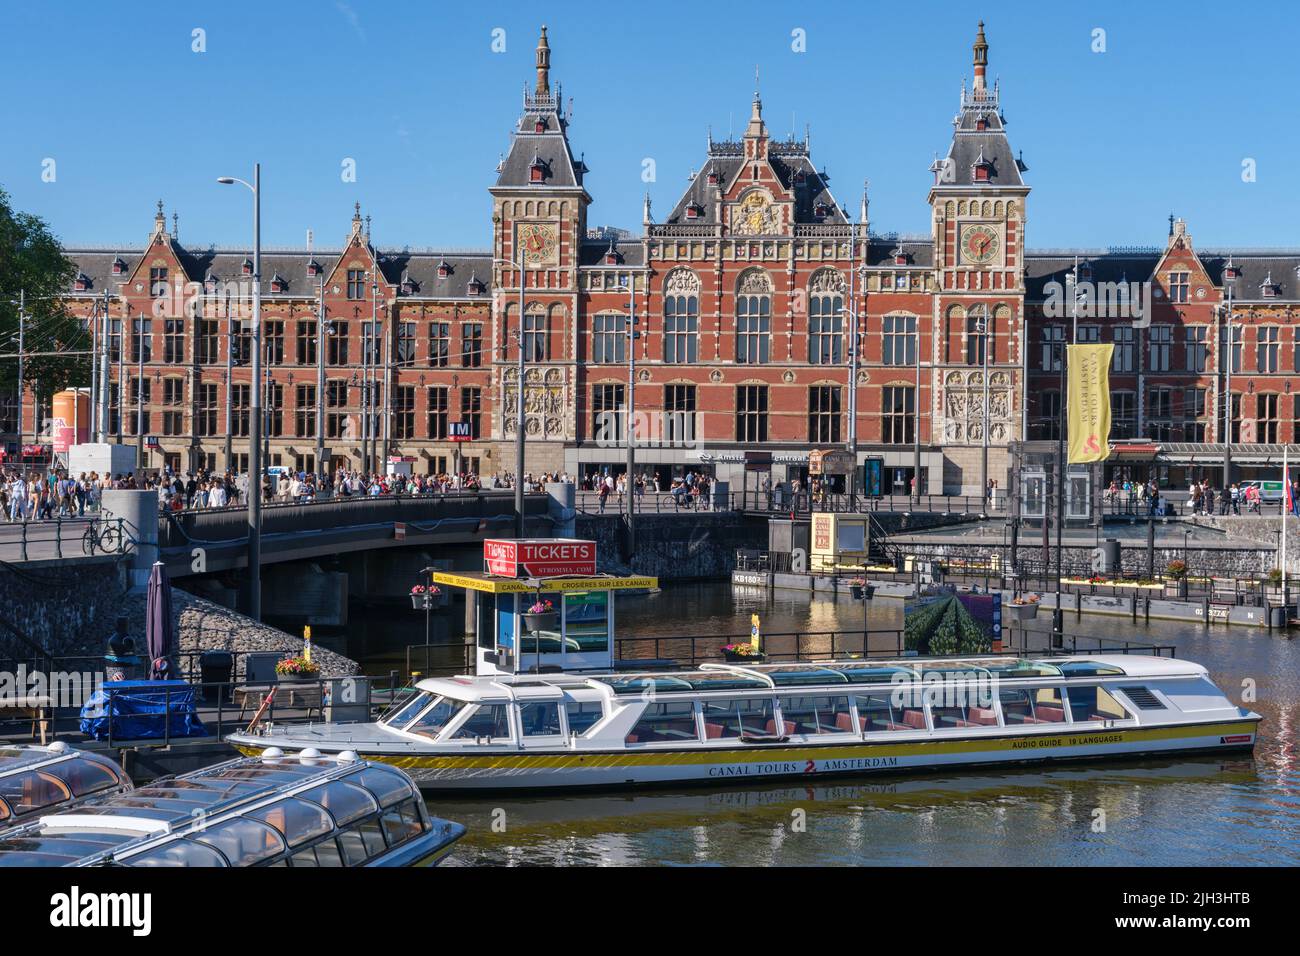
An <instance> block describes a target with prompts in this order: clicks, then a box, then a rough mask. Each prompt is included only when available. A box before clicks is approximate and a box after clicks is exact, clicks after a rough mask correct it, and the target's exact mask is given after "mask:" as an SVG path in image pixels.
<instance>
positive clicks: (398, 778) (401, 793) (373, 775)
mask: <svg viewBox="0 0 1300 956" xmlns="http://www.w3.org/2000/svg"><path fill="white" fill-rule="evenodd" d="M348 779H349V780H351V781H352V782H353V783H359V784H361V786H363V787H365V788H366V789H367V790H369V791H370V792H371V793H372V794H374V796H375V799H376V800H378V801H379V805H380V806H381V807H391V806H392V805H393V804H394V803H397V802H398V801H399V800H403V799H405V798H406V797H409V796H413V795H414V794H415V792H416V791H415V789H414V788H413V787H412V786H411V780H410V778H409V777H408V776H407V775H406V774H404V773H402V772H401V771H400V770H393V769H392V768H390V767H381V766H379V765H377V764H371V765H370V766H369V767H367V768H366V769H365V770H362V771H361V772H360V773H357V774H353V775H352V776H351V777H349V778H348Z"/></svg>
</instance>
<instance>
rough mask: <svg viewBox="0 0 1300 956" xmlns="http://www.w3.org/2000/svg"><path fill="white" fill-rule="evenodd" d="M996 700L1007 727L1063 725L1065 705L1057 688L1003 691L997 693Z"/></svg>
mask: <svg viewBox="0 0 1300 956" xmlns="http://www.w3.org/2000/svg"><path fill="white" fill-rule="evenodd" d="M998 699H999V700H1001V701H1002V719H1003V722H1004V723H1006V724H1007V726H1012V725H1015V724H1063V723H1065V703H1064V701H1062V700H1061V689H1060V688H1059V687H1031V688H1027V689H1024V690H1021V689H1019V688H1016V689H1003V690H1001V691H999V692H998Z"/></svg>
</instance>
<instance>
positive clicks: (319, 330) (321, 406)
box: [316, 269, 326, 490]
mask: <svg viewBox="0 0 1300 956" xmlns="http://www.w3.org/2000/svg"><path fill="white" fill-rule="evenodd" d="M316 473H317V474H318V475H320V477H321V484H322V485H324V483H325V476H326V470H325V270H323V269H322V270H321V273H320V289H319V291H318V293H317V299H316ZM319 490H323V489H319Z"/></svg>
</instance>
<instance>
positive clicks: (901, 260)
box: [894, 246, 907, 266]
mask: <svg viewBox="0 0 1300 956" xmlns="http://www.w3.org/2000/svg"><path fill="white" fill-rule="evenodd" d="M894 265H896V266H905V265H907V252H906V251H905V250H904V249H903V247H902V246H899V247H898V248H897V249H895V250H894Z"/></svg>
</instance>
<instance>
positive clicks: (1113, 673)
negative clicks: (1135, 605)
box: [1060, 661, 1124, 677]
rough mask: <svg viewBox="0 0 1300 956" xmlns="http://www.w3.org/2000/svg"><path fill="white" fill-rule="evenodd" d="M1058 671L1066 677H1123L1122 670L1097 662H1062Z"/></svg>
mask: <svg viewBox="0 0 1300 956" xmlns="http://www.w3.org/2000/svg"><path fill="white" fill-rule="evenodd" d="M1060 671H1061V673H1062V674H1064V675H1065V676H1066V677H1123V676H1124V668H1122V667H1116V666H1115V665H1114V664H1100V663H1098V662H1097V661H1064V662H1062V663H1061V665H1060Z"/></svg>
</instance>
